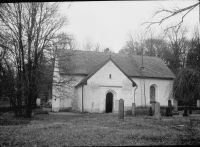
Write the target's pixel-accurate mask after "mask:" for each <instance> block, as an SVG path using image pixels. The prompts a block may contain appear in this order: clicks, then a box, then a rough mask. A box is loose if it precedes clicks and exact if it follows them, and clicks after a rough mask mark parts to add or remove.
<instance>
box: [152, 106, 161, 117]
mask: <svg viewBox="0 0 200 147" xmlns="http://www.w3.org/2000/svg"><path fill="white" fill-rule="evenodd" d="M154 117H155V118H156V119H161V114H160V103H158V102H157V103H156V104H155V113H154Z"/></svg>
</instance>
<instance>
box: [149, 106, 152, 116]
mask: <svg viewBox="0 0 200 147" xmlns="http://www.w3.org/2000/svg"><path fill="white" fill-rule="evenodd" d="M149 116H153V111H152V108H151V107H149Z"/></svg>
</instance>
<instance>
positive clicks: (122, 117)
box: [118, 99, 124, 119]
mask: <svg viewBox="0 0 200 147" xmlns="http://www.w3.org/2000/svg"><path fill="white" fill-rule="evenodd" d="M118 117H119V119H124V100H123V99H120V100H119V114H118Z"/></svg>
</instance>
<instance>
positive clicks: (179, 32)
mask: <svg viewBox="0 0 200 147" xmlns="http://www.w3.org/2000/svg"><path fill="white" fill-rule="evenodd" d="M186 35H187V28H186V27H181V26H179V27H178V28H176V27H172V29H170V30H168V31H167V35H166V36H167V37H168V39H169V42H170V52H171V53H172V55H173V56H172V57H173V59H174V63H173V65H172V67H171V69H172V70H173V71H174V73H176V70H177V69H179V68H180V67H185V62H186V57H187V53H188V49H189V46H188V45H189V44H188V40H187V38H186Z"/></svg>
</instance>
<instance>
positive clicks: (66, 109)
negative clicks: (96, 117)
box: [59, 107, 72, 112]
mask: <svg viewBox="0 0 200 147" xmlns="http://www.w3.org/2000/svg"><path fill="white" fill-rule="evenodd" d="M71 111H72V108H71V107H68V108H62V109H60V110H59V112H71Z"/></svg>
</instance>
